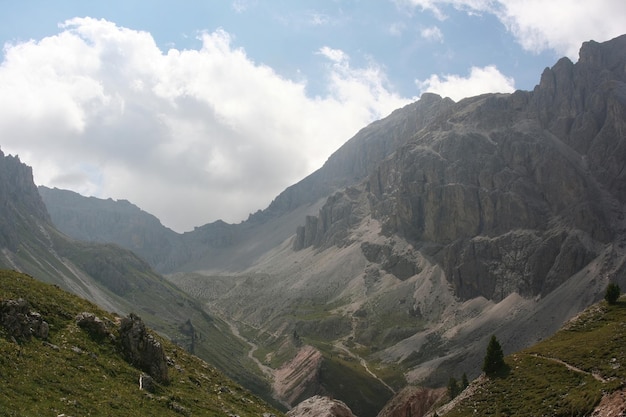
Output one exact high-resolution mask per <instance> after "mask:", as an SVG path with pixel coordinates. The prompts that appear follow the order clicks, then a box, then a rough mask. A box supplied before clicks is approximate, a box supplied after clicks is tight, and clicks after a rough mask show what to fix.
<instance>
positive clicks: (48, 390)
mask: <svg viewBox="0 0 626 417" xmlns="http://www.w3.org/2000/svg"><path fill="white" fill-rule="evenodd" d="M17 298H24V299H26V300H27V301H28V302H29V303H30V305H31V308H32V310H34V311H37V312H39V313H40V314H41V315H42V317H43V319H44V320H46V321H47V322H48V323H49V325H50V335H49V337H48V340H47V343H50V344H52V345H56V347H53V346H51V345H49V344H46V343H43V341H41V340H39V339H35V338H31V340H30V341H24V342H20V343H19V344H16V343H14V342H13V341H11V338H10V337H9V338H8V337H7V334H6V331H5V330H4V329H3V328H0V416H31V415H32V416H35V415H59V414H63V413H64V414H66V415H92V416H100V415H101V416H107V415H119V416H123V415H129V416H130V415H151V416H160V415H196V416H198V415H204V416H224V415H228V414H238V415H240V416H261V415H263V413H273V414H276V415H278V414H279V413H278V412H277V411H275V410H273V409H272V408H271V407H270V406H268V405H267V404H265V403H264V402H263V401H261V400H259V399H258V398H256V397H254V396H253V395H251V394H250V393H249V392H248V391H246V390H244V389H243V388H241V387H240V386H239V385H237V384H235V383H233V382H232V381H230V380H228V379H227V378H226V377H225V376H224V375H223V374H221V373H220V372H218V371H217V370H215V368H213V367H212V366H209V365H207V364H206V363H205V362H203V361H202V360H200V359H198V358H197V357H195V356H192V355H189V354H187V353H186V352H185V351H183V350H182V349H180V348H179V347H177V346H175V345H174V344H172V343H170V342H168V341H167V340H163V339H162V340H161V342H162V344H163V346H164V347H165V351H166V355H167V356H169V357H170V358H172V359H173V360H174V361H175V364H176V365H177V366H178V368H179V369H176V368H174V367H170V368H169V373H170V378H171V380H172V382H171V384H170V385H168V386H160V387H159V388H158V391H157V392H156V393H155V394H149V393H147V392H145V391H141V390H139V387H138V377H139V375H140V373H141V372H140V371H139V370H137V369H135V368H133V367H132V366H130V365H129V364H128V363H127V362H125V361H124V360H123V358H122V356H121V355H120V354H119V351H118V349H117V346H116V345H115V343H113V342H110V341H104V342H101V343H97V342H96V341H94V340H93V339H91V338H90V336H89V335H88V334H87V333H86V332H84V331H83V330H81V329H80V328H78V326H77V325H76V324H75V321H74V318H75V316H76V315H77V314H78V313H80V312H82V311H89V312H93V313H95V314H96V315H98V316H99V317H101V318H103V319H109V320H112V321H114V320H115V317H114V316H113V315H111V314H109V313H106V312H104V311H102V310H100V309H99V308H98V307H96V306H95V305H93V304H91V303H89V302H88V301H85V300H83V299H80V298H78V297H76V296H74V295H71V294H69V293H67V292H65V291H63V290H61V289H59V288H58V287H56V286H50V285H48V284H44V283H41V282H39V281H36V280H34V279H33V278H31V277H29V276H27V275H23V274H19V273H16V272H12V271H0V300H5V299H17ZM114 332H115V331H114ZM76 348H79V349H80V350H78V349H76Z"/></svg>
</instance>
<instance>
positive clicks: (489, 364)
mask: <svg viewBox="0 0 626 417" xmlns="http://www.w3.org/2000/svg"><path fill="white" fill-rule="evenodd" d="M504 366H505V364H504V352H502V346H500V342H498V339H496V336H495V335H492V336H491V339H490V340H489V345H487V353H486V354H485V360H484V362H483V372H484V373H485V374H487V376H491V375H494V374H495V373H496V372H498V371H499V370H501V369H502V368H504Z"/></svg>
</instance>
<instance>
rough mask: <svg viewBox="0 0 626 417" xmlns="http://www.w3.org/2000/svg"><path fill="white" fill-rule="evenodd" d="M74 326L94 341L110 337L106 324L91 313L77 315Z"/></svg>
mask: <svg viewBox="0 0 626 417" xmlns="http://www.w3.org/2000/svg"><path fill="white" fill-rule="evenodd" d="M76 324H77V325H78V327H80V328H81V329H83V330H85V331H86V332H87V333H89V335H90V336H91V337H92V338H94V339H96V340H102V339H104V338H106V337H111V336H112V335H111V332H110V331H109V329H107V326H106V324H105V323H104V322H103V321H102V320H100V318H99V317H98V316H96V315H95V314H93V313H88V312H82V313H79V314H78V315H77V316H76Z"/></svg>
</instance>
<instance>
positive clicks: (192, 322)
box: [0, 152, 272, 401]
mask: <svg viewBox="0 0 626 417" xmlns="http://www.w3.org/2000/svg"><path fill="white" fill-rule="evenodd" d="M0 202H2V203H1V205H0V268H5V269H12V270H16V271H20V272H24V273H27V274H29V275H31V276H33V277H36V278H37V279H39V280H41V281H44V282H47V283H50V284H55V285H58V286H59V287H61V288H63V289H65V290H68V291H71V292H73V293H74V294H77V295H79V296H81V297H83V298H85V299H88V300H90V301H92V302H94V303H96V304H98V305H99V306H101V307H102V308H104V309H107V310H109V311H114V312H116V313H118V314H129V313H137V314H139V315H140V316H141V317H142V318H143V319H144V320H145V321H146V323H148V325H150V326H151V327H152V328H154V329H155V330H156V331H158V332H159V333H160V334H162V335H163V336H164V337H166V338H168V339H170V340H172V341H174V342H176V343H178V344H179V345H181V346H183V347H185V348H186V349H188V350H189V351H191V352H193V353H195V354H197V355H199V356H200V357H202V358H203V359H205V360H207V361H210V362H211V363H212V364H214V365H216V366H219V367H220V369H221V370H222V371H224V372H226V373H227V374H228V375H229V376H230V377H232V378H234V379H236V380H237V381H238V382H240V383H244V384H245V385H246V386H247V387H248V388H250V389H253V390H254V391H255V392H256V393H258V394H259V395H262V396H264V397H265V398H267V399H268V400H270V401H272V397H271V394H270V388H269V384H268V383H267V382H266V381H265V380H264V379H263V376H262V374H261V372H260V371H259V370H258V368H257V367H256V365H255V363H254V362H253V361H252V360H251V359H250V358H248V357H247V352H248V349H249V348H248V344H247V343H245V342H244V341H242V340H241V339H240V338H238V337H236V336H235V335H233V334H232V332H231V330H230V327H229V326H228V325H227V324H226V323H225V322H223V321H222V320H221V319H220V318H219V317H214V316H211V315H209V314H208V313H207V312H206V311H205V310H204V309H203V308H202V306H201V305H200V303H199V302H198V301H197V300H195V299H193V298H191V297H190V296H189V295H187V294H186V293H184V292H183V291H181V290H180V289H179V288H177V287H176V286H175V285H173V284H172V283H170V282H169V281H167V280H165V279H164V278H163V277H162V276H161V275H159V274H157V273H155V272H154V271H153V269H152V268H151V267H150V265H149V264H148V263H146V262H145V261H144V260H142V259H140V258H139V257H138V256H137V255H135V254H134V253H132V252H130V251H128V250H127V249H123V248H122V247H120V246H117V245H115V244H110V243H107V244H103V243H89V242H82V241H78V240H75V239H73V238H70V237H68V236H66V235H64V234H62V233H61V232H59V231H58V230H57V229H56V228H55V227H54V226H53V225H52V222H51V220H50V216H49V214H48V212H47V211H46V206H45V205H44V203H43V201H42V199H41V197H40V195H39V192H38V190H37V187H36V186H35V184H34V183H33V176H32V169H31V168H30V167H28V166H26V165H24V164H23V163H22V162H21V161H20V160H19V158H18V157H15V156H10V155H8V156H5V155H4V154H3V153H2V152H0Z"/></svg>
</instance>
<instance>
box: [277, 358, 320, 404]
mask: <svg viewBox="0 0 626 417" xmlns="http://www.w3.org/2000/svg"><path fill="white" fill-rule="evenodd" d="M322 359H323V358H322V354H321V353H320V352H319V351H318V350H317V349H315V348H313V347H312V346H303V347H302V348H301V349H300V351H299V352H298V354H297V355H296V356H295V357H294V358H293V359H292V360H291V361H290V362H289V363H287V364H286V365H284V366H283V367H282V368H280V369H278V370H277V371H276V372H275V373H274V384H273V388H274V392H275V393H276V396H277V397H278V398H280V399H281V400H282V401H284V402H286V403H288V404H294V403H296V402H297V401H298V400H300V399H302V398H306V397H307V396H310V395H313V394H317V393H318V392H317V391H318V390H319V388H320V387H319V384H318V383H317V381H318V379H319V378H318V374H319V371H320V366H321V364H322Z"/></svg>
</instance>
